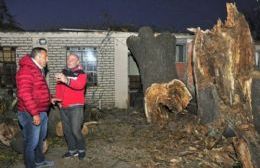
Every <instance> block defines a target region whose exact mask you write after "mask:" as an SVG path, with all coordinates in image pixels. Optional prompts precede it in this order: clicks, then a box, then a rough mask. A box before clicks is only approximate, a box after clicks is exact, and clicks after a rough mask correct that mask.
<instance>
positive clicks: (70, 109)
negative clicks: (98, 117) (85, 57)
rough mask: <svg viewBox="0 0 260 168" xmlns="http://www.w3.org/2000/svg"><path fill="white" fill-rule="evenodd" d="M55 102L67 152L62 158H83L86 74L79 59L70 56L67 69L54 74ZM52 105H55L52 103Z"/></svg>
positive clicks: (84, 151)
mask: <svg viewBox="0 0 260 168" xmlns="http://www.w3.org/2000/svg"><path fill="white" fill-rule="evenodd" d="M55 78H56V81H57V85H56V102H58V105H59V107H60V112H61V121H62V125H63V132H64V136H65V139H66V142H67V145H68V152H66V153H65V154H64V155H63V158H69V157H73V156H78V158H79V159H80V160H82V159H84V158H85V155H86V150H85V148H86V147H85V139H84V136H83V135H82V133H81V126H82V124H83V119H84V116H83V108H84V104H85V87H86V84H87V74H85V73H84V71H83V69H82V67H81V65H80V60H79V57H78V56H77V55H75V54H71V55H69V56H68V58H67V68H66V69H64V70H63V71H62V73H58V74H55ZM52 103H55V99H54V101H52Z"/></svg>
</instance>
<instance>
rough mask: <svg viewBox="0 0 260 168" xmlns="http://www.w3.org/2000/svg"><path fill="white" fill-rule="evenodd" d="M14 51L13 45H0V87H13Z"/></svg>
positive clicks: (14, 70) (14, 71)
mask: <svg viewBox="0 0 260 168" xmlns="http://www.w3.org/2000/svg"><path fill="white" fill-rule="evenodd" d="M15 60H16V53H15V48H13V47H0V84H1V87H11V88H13V87H15V86H16V85H15V74H16V61H15Z"/></svg>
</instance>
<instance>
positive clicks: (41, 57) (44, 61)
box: [35, 51, 48, 68]
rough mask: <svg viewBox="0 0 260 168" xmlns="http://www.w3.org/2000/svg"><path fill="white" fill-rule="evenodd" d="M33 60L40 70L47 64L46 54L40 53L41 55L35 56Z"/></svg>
mask: <svg viewBox="0 0 260 168" xmlns="http://www.w3.org/2000/svg"><path fill="white" fill-rule="evenodd" d="M35 60H36V61H37V62H38V64H39V65H40V66H41V67H42V68H45V67H46V65H47V62H48V55H47V52H45V51H41V53H40V54H38V55H37V56H36V58H35Z"/></svg>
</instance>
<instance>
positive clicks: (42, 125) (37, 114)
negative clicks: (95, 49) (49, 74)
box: [16, 47, 54, 168]
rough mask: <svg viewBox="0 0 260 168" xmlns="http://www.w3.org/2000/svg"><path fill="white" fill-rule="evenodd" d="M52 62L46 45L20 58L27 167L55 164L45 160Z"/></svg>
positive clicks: (19, 85) (20, 108) (21, 120)
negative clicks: (46, 72) (49, 64)
mask: <svg viewBox="0 0 260 168" xmlns="http://www.w3.org/2000/svg"><path fill="white" fill-rule="evenodd" d="M47 62H48V55H47V51H46V49H44V48H40V47H37V48H34V49H33V50H32V52H31V55H25V56H24V57H23V58H21V60H20V61H19V70H18V72H17V74H16V84H17V97H18V120H19V123H20V125H21V127H22V133H23V137H24V162H25V166H26V168H35V167H43V166H53V165H54V162H53V161H47V160H45V157H44V155H43V151H42V147H43V140H44V139H45V138H46V134H47V121H48V117H47V114H46V112H47V111H48V109H49V105H50V92H49V88H48V85H47V83H46V80H45V76H44V70H43V69H44V67H46V64H47Z"/></svg>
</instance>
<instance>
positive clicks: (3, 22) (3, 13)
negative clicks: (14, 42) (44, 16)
mask: <svg viewBox="0 0 260 168" xmlns="http://www.w3.org/2000/svg"><path fill="white" fill-rule="evenodd" d="M6 30H8V31H17V30H20V31H21V30H22V28H20V27H19V24H18V23H17V22H16V21H15V20H14V17H13V16H12V15H11V14H10V13H9V11H8V9H7V6H6V4H5V1H4V0H0V31H6Z"/></svg>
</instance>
